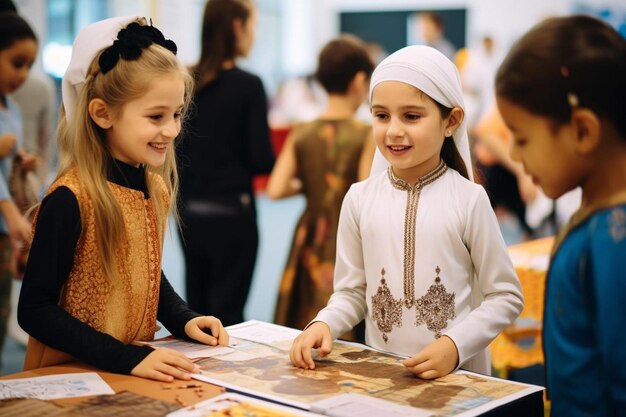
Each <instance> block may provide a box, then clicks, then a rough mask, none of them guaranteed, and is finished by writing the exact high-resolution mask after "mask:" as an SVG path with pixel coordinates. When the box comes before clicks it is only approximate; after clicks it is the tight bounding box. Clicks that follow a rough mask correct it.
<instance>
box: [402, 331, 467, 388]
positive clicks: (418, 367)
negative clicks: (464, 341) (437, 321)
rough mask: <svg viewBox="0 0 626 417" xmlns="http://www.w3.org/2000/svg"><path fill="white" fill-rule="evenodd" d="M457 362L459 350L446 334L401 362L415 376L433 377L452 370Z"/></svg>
mask: <svg viewBox="0 0 626 417" xmlns="http://www.w3.org/2000/svg"><path fill="white" fill-rule="evenodd" d="M458 363H459V351H458V350H457V348H456V344H455V343H454V341H453V340H452V339H450V338H449V337H448V336H442V337H440V338H439V339H437V340H435V341H434V342H432V343H431V344H429V345H428V346H426V347H425V348H424V349H422V350H421V351H420V352H419V353H417V354H416V355H414V356H413V357H411V358H409V359H406V360H405V361H404V362H402V364H403V365H404V366H406V367H407V369H408V370H409V371H411V372H412V373H414V374H415V376H417V377H419V378H422V379H435V378H439V377H442V376H445V375H448V374H449V373H450V372H452V371H454V369H455V368H456V367H457V364H458Z"/></svg>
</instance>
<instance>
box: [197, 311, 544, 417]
mask: <svg viewBox="0 0 626 417" xmlns="http://www.w3.org/2000/svg"><path fill="white" fill-rule="evenodd" d="M227 330H228V332H229V335H230V337H231V347H233V351H232V352H231V353H228V354H224V355H216V356H213V357H211V358H207V359H204V360H201V361H199V362H197V364H198V365H199V366H200V368H201V373H200V374H196V375H194V378H197V379H200V380H203V381H207V382H210V383H214V384H217V385H221V386H224V387H226V388H228V389H231V390H233V391H238V392H242V393H246V394H250V395H254V396H258V397H263V398H267V399H270V400H272V401H277V402H281V403H284V404H287V405H291V406H295V407H299V408H302V409H306V410H311V409H312V408H313V409H315V403H316V402H322V401H324V400H328V399H330V398H332V397H334V396H337V395H341V394H346V393H353V394H364V395H367V396H371V397H375V398H378V399H382V400H387V401H391V402H393V403H396V404H400V405H403V406H411V407H417V408H419V409H423V410H424V411H429V412H430V413H431V414H433V415H436V416H458V417H468V416H474V415H479V414H480V413H483V412H485V411H487V410H490V409H493V408H495V407H497V406H499V405H502V404H505V403H508V402H510V401H512V400H514V399H517V398H521V397H523V396H526V395H528V394H530V393H532V392H537V391H541V390H542V389H543V388H542V387H538V386H534V385H526V384H520V383H516V382H512V381H506V380H502V379H497V378H491V377H487V376H483V375H480V374H475V373H471V372H464V371H460V372H457V373H454V374H450V375H447V376H445V377H443V378H439V379H436V380H430V381H428V380H422V379H419V378H416V377H415V376H413V375H412V374H411V373H409V372H408V371H407V370H406V369H405V367H404V366H403V365H402V360H403V359H404V358H402V357H398V356H394V355H391V354H387V353H382V352H379V351H376V350H373V349H371V348H369V347H367V346H364V345H358V344H353V343H341V342H335V344H334V346H333V351H332V353H331V354H330V355H328V356H326V357H324V358H316V364H315V369H314V370H304V369H299V368H295V367H294V366H293V365H292V364H291V362H290V361H289V349H290V347H291V343H292V340H293V338H294V337H295V336H297V335H298V334H299V331H296V330H294V329H289V328H285V327H282V326H278V325H274V324H270V323H264V322H259V321H247V322H244V323H241V324H239V325H235V326H231V327H229V328H227ZM318 412H319V411H318Z"/></svg>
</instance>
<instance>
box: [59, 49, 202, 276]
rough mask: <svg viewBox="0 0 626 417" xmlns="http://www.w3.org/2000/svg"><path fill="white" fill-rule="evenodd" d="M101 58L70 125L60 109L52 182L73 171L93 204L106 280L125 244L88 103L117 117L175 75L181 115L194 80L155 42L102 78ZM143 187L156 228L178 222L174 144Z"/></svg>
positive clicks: (106, 158)
mask: <svg viewBox="0 0 626 417" xmlns="http://www.w3.org/2000/svg"><path fill="white" fill-rule="evenodd" d="M101 52H102V51H101ZM99 57H100V54H98V55H97V56H96V57H95V58H94V60H93V61H92V62H91V65H90V66H89V70H88V72H87V76H86V79H85V83H84V86H83V88H82V89H81V92H80V96H79V98H78V104H77V108H76V112H75V115H74V116H73V117H72V119H71V120H69V122H68V120H67V119H66V118H65V112H64V109H63V108H62V109H61V117H60V121H59V127H58V141H59V156H60V161H59V171H58V173H57V178H56V179H59V178H60V177H61V176H63V175H64V174H65V173H66V172H68V171H69V170H71V169H76V170H77V173H78V178H79V180H80V182H81V185H82V187H83V188H84V190H85V193H86V195H87V197H88V198H89V200H90V201H91V203H92V204H93V209H94V213H95V223H96V230H97V232H96V233H97V234H96V243H97V246H98V249H99V251H100V253H101V256H102V266H103V268H104V271H105V273H106V275H107V276H109V277H115V276H117V275H118V274H119V273H118V271H119V269H118V265H117V259H116V255H115V254H116V250H117V249H118V248H120V247H121V245H122V243H123V237H124V234H125V230H124V220H123V217H122V211H121V208H120V206H119V205H118V203H117V201H116V200H115V198H114V196H113V193H112V191H111V189H110V188H109V185H108V184H107V179H108V172H109V168H110V166H111V163H112V160H113V158H112V156H111V153H110V151H109V148H108V144H107V140H106V136H105V133H104V130H103V129H101V128H100V127H99V126H98V125H97V124H96V123H95V122H94V121H93V120H92V119H91V116H90V115H89V111H88V106H89V102H90V101H91V100H93V99H95V98H99V99H102V100H103V101H104V102H106V103H107V104H108V105H109V106H110V108H111V109H112V110H113V112H117V114H119V112H120V111H121V108H122V107H123V106H124V105H125V104H126V103H127V102H129V101H131V100H134V99H137V98H140V97H141V96H143V95H144V94H145V93H146V92H147V91H148V89H149V88H150V85H151V83H152V80H154V79H155V78H157V77H163V76H178V77H181V79H182V81H183V82H184V84H185V96H184V108H183V115H184V114H185V113H186V111H187V109H188V107H189V103H190V100H191V97H192V94H193V79H192V77H191V75H190V74H189V73H188V71H187V70H186V69H185V67H184V66H183V65H182V64H181V63H180V61H179V60H178V59H177V58H176V56H175V55H174V54H173V53H172V52H170V51H169V50H167V49H165V48H163V47H161V46H159V45H156V44H152V45H150V46H149V47H147V48H145V49H143V50H142V53H141V56H140V57H139V58H138V59H136V60H125V59H120V60H119V61H118V62H117V63H116V64H115V66H114V67H113V68H112V69H111V70H110V71H108V72H107V73H106V74H102V72H101V70H100V66H99V64H98V59H99ZM117 114H115V115H114V116H117ZM183 120H184V118H183ZM179 136H180V135H179ZM151 172H152V173H155V174H157V175H158V176H159V177H160V178H162V180H163V182H164V183H165V186H166V189H167V191H168V193H169V202H168V204H169V206H168V207H163V204H164V203H163V199H162V198H161V196H160V195H159V194H160V193H159V190H160V186H159V183H160V181H158V180H155V179H154V178H151V177H154V176H153V175H149V173H151ZM146 183H147V189H148V193H149V194H150V196H151V198H152V200H153V202H154V205H155V208H156V210H155V211H156V214H157V216H158V218H157V224H159V225H165V224H166V222H167V216H168V215H173V218H174V219H175V220H176V222H177V223H178V210H177V205H176V201H177V195H178V173H177V169H176V156H175V149H174V147H173V146H170V147H168V148H167V152H166V156H165V163H164V164H163V165H162V166H161V167H158V168H155V167H146ZM84 216H85V213H83V212H82V211H81V221H82V223H83V224H86V223H85V218H84ZM163 231H164V228H163V230H161V233H160V237H161V239H162V238H163V235H164V233H163ZM161 243H162V242H161Z"/></svg>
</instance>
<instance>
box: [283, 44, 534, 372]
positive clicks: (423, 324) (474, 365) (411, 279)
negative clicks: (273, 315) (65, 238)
mask: <svg viewBox="0 0 626 417" xmlns="http://www.w3.org/2000/svg"><path fill="white" fill-rule="evenodd" d="M370 101H371V105H372V116H373V129H374V139H375V140H376V145H377V147H378V149H377V157H376V159H375V166H374V168H373V170H372V175H371V176H370V178H369V179H368V180H366V181H363V182H360V183H357V184H354V185H353V186H352V187H351V188H350V190H349V191H348V194H347V195H346V197H345V199H344V202H343V206H342V209H341V216H340V220H339V231H338V237H337V263H336V267H335V284H334V285H335V286H334V293H333V295H332V297H331V299H330V301H329V302H328V305H327V307H326V308H324V309H323V310H322V311H320V312H319V314H318V315H317V317H316V318H315V319H314V320H313V321H312V322H311V324H309V326H308V327H307V328H306V329H305V331H304V332H303V333H302V334H301V335H300V336H298V337H297V338H296V340H295V341H294V343H293V346H292V348H291V352H290V358H291V361H292V363H293V364H294V365H296V366H299V367H302V368H308V369H313V368H314V367H315V364H314V362H313V360H312V357H311V349H312V348H318V349H319V352H320V354H321V355H322V356H324V355H326V354H328V353H329V352H330V351H331V349H332V340H333V339H335V338H336V337H338V336H339V335H341V334H343V333H344V332H346V331H347V330H350V329H351V328H352V327H353V326H354V325H356V324H357V323H359V321H360V320H362V319H365V323H366V336H365V339H366V343H367V344H368V345H370V346H372V347H374V348H376V349H380V350H384V351H388V352H392V353H395V354H398V355H403V356H408V357H409V358H408V359H406V360H405V361H404V365H405V366H406V367H407V369H408V370H409V371H411V372H412V373H414V374H415V375H416V376H418V377H420V378H425V379H431V378H438V377H441V376H444V375H447V374H448V373H450V372H452V371H454V370H455V369H457V368H459V367H463V368H464V369H468V370H471V371H475V372H480V373H484V374H489V373H490V371H491V366H490V361H489V353H488V350H487V347H488V345H489V343H490V342H491V341H492V340H493V339H494V338H495V337H496V336H497V334H498V333H499V332H500V331H501V330H502V329H504V328H505V327H506V326H507V325H509V324H511V323H512V322H513V321H514V320H515V319H516V318H517V316H518V315H519V313H520V311H521V310H522V307H523V299H522V293H521V287H520V283H519V281H518V279H517V277H516V275H515V271H514V269H513V266H512V264H511V261H510V258H509V256H508V253H507V250H506V245H505V243H504V240H503V239H502V236H501V234H500V229H499V227H498V223H497V221H496V217H495V214H494V213H493V210H492V209H491V205H490V203H489V199H488V197H487V194H486V193H485V190H484V189H483V188H482V187H481V186H480V185H478V184H475V183H474V182H472V179H473V174H472V168H471V160H470V153H469V145H468V140H467V132H466V128H465V121H464V115H465V111H464V105H463V99H462V94H461V85H460V82H459V76H458V72H457V70H456V68H455V66H454V64H452V62H450V60H448V59H447V58H446V57H445V56H444V55H442V54H441V53H440V52H438V51H437V50H435V49H433V48H430V47H427V46H409V47H406V48H403V49H401V50H399V51H397V52H395V53H394V54H392V55H390V56H389V57H388V58H386V59H385V60H384V61H383V62H381V63H380V65H379V66H378V67H377V68H376V70H375V71H374V73H373V75H372V81H371V84H370ZM383 158H384V160H383Z"/></svg>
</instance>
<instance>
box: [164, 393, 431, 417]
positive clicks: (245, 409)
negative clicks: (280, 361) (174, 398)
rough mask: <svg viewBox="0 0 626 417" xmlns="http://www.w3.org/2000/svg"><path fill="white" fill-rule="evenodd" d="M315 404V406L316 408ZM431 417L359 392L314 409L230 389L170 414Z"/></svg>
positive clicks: (200, 416) (186, 416)
mask: <svg viewBox="0 0 626 417" xmlns="http://www.w3.org/2000/svg"><path fill="white" fill-rule="evenodd" d="M313 408H314V409H313ZM364 415H367V416H368V417H429V416H432V415H433V414H432V413H430V412H426V411H420V410H418V409H416V408H412V407H404V406H401V405H396V404H391V403H389V402H388V401H384V400H379V399H377V398H373V397H367V396H364V395H359V394H345V395H340V396H338V397H333V398H331V399H328V400H324V401H322V402H320V403H317V404H316V405H315V406H314V407H312V410H311V411H304V410H300V409H297V408H292V407H287V406H284V405H280V404H276V403H273V402H270V401H265V400H261V399H258V398H253V397H249V396H246V395H241V394H237V393H233V392H227V393H224V394H221V395H218V396H217V397H213V398H209V399H208V400H205V401H202V402H200V403H197V404H194V405H192V406H188V407H185V408H183V409H180V410H177V411H174V412H172V413H170V414H168V415H167V417H205V416H211V417H220V416H224V417H226V416H250V417H261V416H262V417H274V416H276V417H278V416H280V417H316V416H317V417H321V416H327V417H353V416H364Z"/></svg>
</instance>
